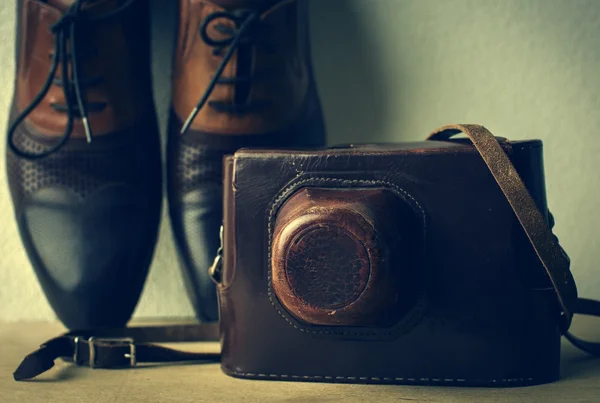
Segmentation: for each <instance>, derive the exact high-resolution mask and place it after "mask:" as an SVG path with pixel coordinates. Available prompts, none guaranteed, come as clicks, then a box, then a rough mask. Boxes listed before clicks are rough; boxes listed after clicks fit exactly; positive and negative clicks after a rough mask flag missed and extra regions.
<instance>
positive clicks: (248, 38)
mask: <svg viewBox="0 0 600 403" xmlns="http://www.w3.org/2000/svg"><path fill="white" fill-rule="evenodd" d="M217 19H226V20H230V21H232V22H233V23H235V24H236V26H237V28H235V29H233V28H231V27H230V26H227V25H224V24H219V23H216V24H215V26H214V28H215V30H217V31H218V32H219V33H222V34H224V35H229V37H227V38H224V39H218V40H215V39H213V38H211V37H210V35H209V34H208V28H209V26H210V24H211V23H212V22H213V21H215V20H217ZM262 27H264V26H262V25H261V21H260V13H259V12H258V11H254V10H251V11H246V10H240V11H237V12H229V11H217V12H214V13H211V14H210V15H208V16H207V17H206V18H205V19H204V21H203V22H202V24H201V26H200V36H201V38H202V40H203V41H204V42H205V43H206V44H207V45H209V46H212V47H213V48H214V50H213V54H214V55H221V54H223V51H224V50H225V49H227V52H226V53H225V54H224V56H223V60H221V63H220V64H219V66H218V67H217V69H216V71H215V74H214V75H213V77H212V78H211V80H210V82H209V84H208V86H207V87H206V91H204V94H203V95H202V97H201V98H200V100H199V101H198V103H197V104H196V106H195V107H194V109H193V110H192V112H191V113H190V115H189V116H188V118H187V119H186V121H185V123H184V124H183V126H182V128H181V131H180V134H185V132H187V131H188V129H189V128H190V126H191V124H192V122H193V121H194V119H195V118H196V116H197V115H198V113H199V112H200V110H202V108H203V107H204V106H205V104H206V103H207V101H208V98H209V97H210V96H211V94H212V92H213V91H214V89H215V87H216V86H217V84H237V83H239V82H247V83H249V82H250V81H251V80H252V79H254V78H256V77H252V76H238V77H231V78H230V77H222V75H223V72H224V71H225V67H226V66H227V63H229V61H230V60H231V58H232V56H233V54H234V53H235V51H236V50H238V49H240V47H241V45H245V44H250V45H252V44H255V43H257V42H258V41H259V38H257V37H253V36H252V33H256V32H258V33H260V29H261V28H262ZM263 45H264V46H265V47H266V49H267V51H269V52H271V53H272V52H274V50H273V49H272V48H270V47H269V46H268V44H266V43H265V44H263ZM208 104H209V105H210V106H211V107H213V108H215V109H216V110H218V111H223V112H233V113H243V112H248V111H250V110H257V109H260V108H262V107H264V106H266V105H267V104H268V103H267V102H266V101H263V102H257V101H255V102H253V103H252V104H248V103H246V104H238V103H226V102H222V101H210V102H208Z"/></svg>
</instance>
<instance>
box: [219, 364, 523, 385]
mask: <svg viewBox="0 0 600 403" xmlns="http://www.w3.org/2000/svg"><path fill="white" fill-rule="evenodd" d="M223 370H224V371H225V372H226V373H228V374H232V375H237V376H245V377H256V378H276V379H306V380H338V381H342V380H343V381H378V382H382V381H383V382H393V381H398V382H433V383H448V382H461V383H462V382H465V383H467V382H468V383H518V382H524V381H527V382H533V381H534V378H525V377H522V378H500V379H467V378H435V377H427V378H422V377H386V376H382V377H378V376H335V375H287V374H266V373H261V372H240V371H232V370H229V369H227V368H225V367H223Z"/></svg>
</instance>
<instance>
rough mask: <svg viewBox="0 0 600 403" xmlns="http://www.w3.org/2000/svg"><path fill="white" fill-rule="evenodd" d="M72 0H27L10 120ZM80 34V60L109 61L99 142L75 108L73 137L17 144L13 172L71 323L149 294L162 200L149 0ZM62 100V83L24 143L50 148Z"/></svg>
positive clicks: (98, 5)
mask: <svg viewBox="0 0 600 403" xmlns="http://www.w3.org/2000/svg"><path fill="white" fill-rule="evenodd" d="M71 3H72V2H67V1H53V2H52V3H45V2H41V1H35V0H20V1H19V2H18V4H17V12H18V17H19V18H18V24H17V37H18V38H17V71H16V73H17V74H16V82H15V83H16V87H15V94H14V98H13V104H12V109H11V113H10V121H11V122H13V121H15V119H16V116H17V115H18V114H19V113H20V112H22V108H23V107H24V106H26V105H27V104H28V103H30V102H31V98H32V97H33V96H35V94H36V93H37V92H38V91H39V90H40V86H41V81H40V80H42V81H43V80H44V78H45V77H46V76H47V75H48V69H49V53H48V52H49V51H51V50H52V43H51V42H50V41H52V35H51V34H50V33H49V29H50V24H52V23H53V22H54V21H56V19H57V18H58V16H60V15H62V14H63V13H64V10H65V9H66V8H67V6H68V5H70V4H71ZM53 4H54V5H53ZM116 4H117V2H115V1H109V0H100V1H96V2H94V3H93V4H92V3H90V5H89V6H85V10H86V12H96V11H97V12H102V13H104V12H107V11H109V10H110V8H111V7H114V6H115V5H116ZM104 24H105V25H104ZM79 43H80V44H81V46H82V49H83V50H82V51H81V52H78V54H79V56H80V58H81V60H79V61H80V62H82V63H83V64H82V66H83V67H81V71H82V72H84V73H86V74H87V73H95V72H101V73H103V81H102V82H100V83H98V85H97V86H93V87H87V86H86V87H85V90H84V92H85V94H84V98H85V99H86V101H89V102H93V101H99V100H101V101H102V102H105V103H106V105H107V108H106V109H105V110H103V111H102V112H99V113H95V112H93V111H90V115H89V116H90V124H91V126H92V129H93V131H94V137H93V140H92V142H91V143H89V144H88V143H87V142H86V140H85V139H84V138H81V137H83V136H84V135H83V128H82V125H81V121H80V119H76V124H75V126H74V131H73V134H72V136H71V138H70V140H69V141H68V142H67V143H66V144H65V146H64V147H62V148H60V149H59V150H58V151H56V152H55V153H53V154H51V155H49V156H47V157H44V158H41V159H34V160H29V159H26V158H21V157H19V156H17V155H15V154H13V153H12V152H11V151H10V150H9V149H8V147H7V159H6V161H7V175H8V183H9V187H10V192H11V197H12V202H13V206H14V213H15V218H16V221H17V224H18V227H19V232H20V236H21V240H22V242H23V245H24V248H25V250H26V252H27V255H28V257H29V260H30V262H31V264H32V266H33V268H34V270H35V273H36V275H37V278H38V280H39V281H40V284H41V287H42V289H43V291H44V293H45V295H46V297H47V299H48V302H49V303H50V305H51V307H52V308H53V310H54V311H55V313H56V314H57V316H58V318H59V319H60V320H61V321H62V322H63V324H64V325H65V326H67V327H68V328H70V329H74V328H77V329H91V328H104V327H119V326H123V325H125V324H126V323H127V321H128V320H129V318H130V316H131V315H132V313H133V311H134V309H135V306H136V304H137V301H138V298H139V296H140V294H141V291H142V288H143V284H144V281H145V279H146V275H147V272H148V268H149V266H150V262H151V260H152V256H153V253H154V247H155V243H156V238H157V234H158V225H159V220H160V210H161V203H162V194H161V193H162V174H161V161H160V143H159V141H160V140H159V134H158V128H157V122H156V117H155V112H154V105H153V99H152V90H151V77H150V53H149V46H150V42H149V18H148V3H147V2H145V1H137V2H135V3H134V4H133V5H132V6H131V7H130V8H128V9H127V10H126V11H123V12H122V13H119V15H118V16H116V17H114V19H112V18H111V19H110V20H108V21H102V22H94V23H91V24H89V26H86V33H85V34H82V36H81V37H80V42H79ZM86 52H87V53H86ZM90 52H91V53H90ZM104 73H105V74H104ZM61 97H62V98H61ZM52 102H58V103H64V102H65V100H64V94H63V92H62V88H59V87H53V88H51V89H50V91H49V92H48V94H47V96H46V97H45V98H44V101H43V102H42V104H40V105H39V106H38V107H37V108H36V109H34V110H33V112H32V113H31V114H30V115H29V116H28V117H27V119H26V120H25V122H24V123H23V124H21V125H20V126H18V127H17V128H16V131H15V142H16V143H17V144H18V146H19V148H20V149H22V150H26V151H29V152H36V153H37V152H40V151H41V150H43V149H44V148H46V147H48V145H50V144H53V143H54V142H55V141H56V135H57V133H59V134H62V133H63V131H64V129H65V124H66V120H67V119H66V113H61V112H58V111H56V110H54V109H53V108H52V107H50V103H52Z"/></svg>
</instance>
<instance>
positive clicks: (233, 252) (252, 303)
mask: <svg viewBox="0 0 600 403" xmlns="http://www.w3.org/2000/svg"><path fill="white" fill-rule="evenodd" d="M502 145H503V147H504V148H505V150H506V151H507V153H508V155H509V156H510V158H511V160H512V161H513V162H514V164H515V166H516V168H517V170H518V171H519V174H520V175H521V177H522V179H523V180H524V182H525V184H526V186H527V187H528V189H529V190H530V192H531V193H532V197H533V199H534V201H535V202H536V204H537V205H538V206H539V208H540V210H541V211H542V214H543V215H544V217H546V216H547V207H546V200H545V189H544V179H543V161H542V145H541V142H540V141H522V142H512V143H509V142H505V141H504V142H502ZM225 167H226V174H225V177H226V180H227V183H226V188H225V202H226V204H225V206H224V207H225V223H224V228H225V234H224V240H225V253H224V267H223V279H224V281H223V284H222V285H220V286H219V288H218V290H219V298H220V304H221V305H220V306H221V333H222V354H223V358H222V367H223V370H224V371H225V372H226V373H228V374H230V375H232V376H236V377H246V378H257V379H278V380H298V379H300V380H306V381H335V382H374V383H380V382H385V383H402V384H433V385H437V384H444V385H453V384H454V385H503V386H511V385H513V386H516V385H525V384H539V383H546V382H551V381H554V380H556V379H558V376H559V358H560V355H559V349H560V331H559V327H558V320H557V317H556V312H557V311H556V305H555V300H554V292H553V291H552V289H551V288H550V287H549V281H548V279H547V278H546V277H545V276H544V273H543V272H544V270H543V268H542V267H541V264H540V263H539V261H536V258H535V255H534V253H533V250H532V248H531V245H530V244H529V243H527V242H524V241H523V239H522V237H523V230H522V229H521V228H520V226H519V223H518V221H517V220H516V218H515V216H514V213H513V212H512V210H511V207H510V205H509V204H508V202H507V200H506V198H505V197H504V195H503V194H502V192H501V191H500V189H499V188H498V185H497V184H496V182H495V181H494V179H493V177H492V176H491V174H490V172H489V170H488V169H487V167H486V166H485V164H484V162H483V161H482V160H481V157H480V156H479V154H478V153H477V152H476V150H475V149H474V148H473V147H472V146H470V145H469V144H467V143H466V142H464V141H447V142H439V141H430V142H427V143H415V144H409V145H396V146H394V145H386V146H368V145H366V146H360V147H339V148H332V149H329V150H324V151H301V150H298V151H284V150H280V151H277V150H266V149H265V150H240V151H238V152H237V153H236V154H235V155H234V156H232V157H229V158H228V159H227V160H226V162H225ZM274 173H276V175H274ZM332 186H334V187H337V188H343V189H347V188H380V187H385V188H389V189H400V190H401V191H403V192H405V193H406V194H407V195H410V197H411V198H413V199H414V203H415V204H417V205H418V206H420V208H421V209H422V211H423V214H424V218H425V227H424V230H425V231H424V239H425V241H424V243H423V247H424V248H425V254H424V259H423V260H422V261H420V262H419V265H418V267H417V269H418V271H419V272H420V273H421V275H422V277H421V278H422V283H421V284H420V285H419V284H418V283H412V282H411V281H412V280H411V279H410V278H408V277H406V276H404V275H403V274H402V275H401V279H402V280H403V281H407V282H408V283H409V284H410V285H411V286H412V285H414V286H416V287H418V286H422V292H420V293H419V296H418V298H416V299H415V302H414V303H413V304H412V306H411V307H410V309H408V310H407V311H406V313H405V314H404V315H403V317H402V318H401V319H400V320H399V321H397V322H396V323H395V324H393V325H391V326H382V325H380V324H377V323H375V324H373V323H366V324H365V325H364V326H356V325H353V326H331V325H314V324H308V323H306V322H303V321H299V320H297V319H296V318H295V317H294V315H293V314H292V313H291V312H290V311H289V310H288V309H286V308H285V306H284V305H283V304H282V303H281V301H279V299H278V298H277V296H276V294H275V293H274V287H273V283H272V277H271V276H270V272H271V270H272V265H271V264H270V254H271V253H272V248H271V247H272V228H273V222H272V219H273V217H274V215H273V210H275V211H276V210H277V208H274V206H275V204H276V203H275V202H274V201H276V200H277V198H278V197H279V196H281V195H282V194H284V193H285V192H286V191H287V192H289V191H293V190H297V189H300V188H301V187H332ZM398 225H400V226H401V225H402V223H398ZM537 273H540V275H538V274H537Z"/></svg>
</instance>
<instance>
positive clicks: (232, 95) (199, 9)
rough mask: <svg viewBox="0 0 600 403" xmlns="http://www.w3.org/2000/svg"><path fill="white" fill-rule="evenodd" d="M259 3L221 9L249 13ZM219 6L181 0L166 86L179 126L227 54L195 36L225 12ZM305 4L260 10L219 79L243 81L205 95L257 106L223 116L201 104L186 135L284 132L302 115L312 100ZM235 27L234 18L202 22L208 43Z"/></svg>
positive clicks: (278, 4)
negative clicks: (246, 39) (249, 34)
mask: <svg viewBox="0 0 600 403" xmlns="http://www.w3.org/2000/svg"><path fill="white" fill-rule="evenodd" d="M262 3H264V4H267V5H268V3H266V2H262ZM262 3H261V2H257V1H237V2H225V3H222V4H223V6H231V7H248V8H251V7H260V6H261V5H262ZM223 6H220V5H218V4H216V2H213V1H209V0H181V1H180V17H179V18H180V23H179V33H178V39H177V47H176V55H175V62H174V66H173V87H172V88H173V90H172V91H173V110H174V113H175V115H176V116H177V118H178V120H180V121H185V120H186V118H187V117H188V115H189V114H190V113H191V112H192V110H193V109H194V107H195V106H196V104H197V102H198V100H199V98H200V97H201V96H202V94H203V93H204V92H205V91H206V88H207V87H208V84H209V82H210V80H211V78H212V76H213V74H214V72H215V70H216V69H217V67H218V65H219V64H220V62H221V60H222V59H223V53H224V51H225V49H221V51H219V49H217V48H218V46H211V45H209V44H207V43H206V41H204V40H203V38H202V35H201V33H202V27H203V22H204V21H205V20H206V18H207V17H210V16H211V15H213V14H214V13H216V12H223V11H225V10H226V9H225V8H224V7H223ZM306 7H307V6H306V1H305V0H300V1H296V0H285V1H279V2H276V4H274V5H272V6H271V7H270V8H267V9H266V10H263V11H262V12H261V15H260V19H259V20H258V22H257V23H256V24H255V27H254V28H253V32H252V38H253V41H254V43H247V44H241V45H240V49H238V50H236V51H235V53H234V55H233V57H232V59H231V60H230V61H229V63H228V64H227V67H226V68H225V71H224V74H223V77H222V78H223V79H228V78H229V79H235V78H240V77H242V78H243V77H245V78H247V79H248V80H247V81H246V82H245V83H242V82H238V83H229V84H227V83H225V84H223V83H222V84H217V86H216V87H215V89H214V91H213V92H212V94H211V95H210V97H209V103H210V102H213V101H216V102H221V103H225V104H247V105H252V104H261V105H262V106H261V107H260V108H258V110H256V111H253V112H252V113H229V112H223V111H221V110H218V109H215V108H212V107H210V106H208V105H207V107H204V108H202V109H201V110H200V112H199V114H198V116H196V118H195V119H194V121H193V123H192V125H191V130H195V131H202V132H208V133H213V134H227V135H248V134H255V133H270V132H275V131H278V130H282V129H283V128H286V127H287V126H289V125H290V124H291V123H294V122H295V121H297V120H299V119H301V118H302V117H303V115H305V114H306V108H307V107H308V106H309V105H308V103H311V102H313V103H314V100H313V99H312V97H311V96H310V95H311V94H310V86H311V72H310V66H309V64H308V62H309V57H308V56H307V53H308V44H307V39H308V28H307V23H306V13H307V10H306ZM238 10H239V9H238ZM240 15H241V14H240ZM236 29H237V26H236V22H235V21H233V20H232V19H229V18H216V19H214V20H212V22H211V23H209V24H208V25H207V27H206V34H207V35H208V37H209V38H211V40H214V41H224V40H225V41H226V40H228V39H229V38H231V37H232V35H233V34H232V33H233V32H235V30H236ZM227 31H229V32H227ZM248 61H251V65H250V64H249V63H248ZM248 65H249V67H248ZM242 68H243V71H241V70H240V69H242ZM250 82H251V84H250Z"/></svg>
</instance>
